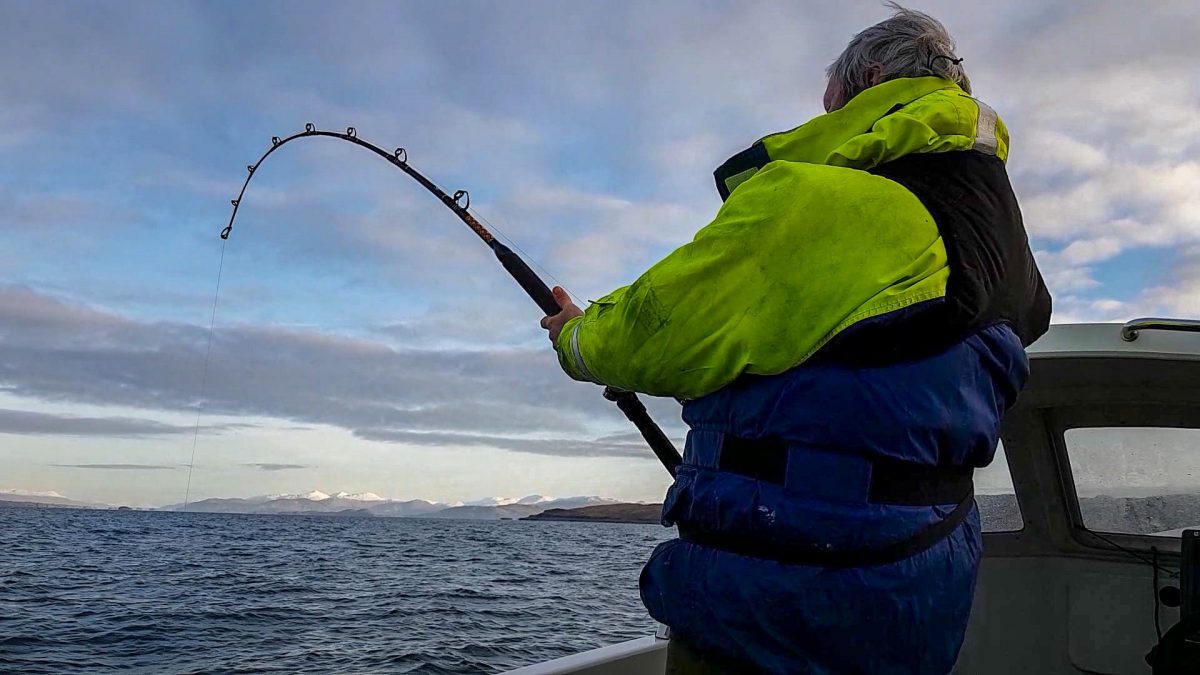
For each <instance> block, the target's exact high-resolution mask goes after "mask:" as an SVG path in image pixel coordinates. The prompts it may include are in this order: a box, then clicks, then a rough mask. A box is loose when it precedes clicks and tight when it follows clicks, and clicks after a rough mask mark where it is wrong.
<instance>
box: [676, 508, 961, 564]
mask: <svg viewBox="0 0 1200 675" xmlns="http://www.w3.org/2000/svg"><path fill="white" fill-rule="evenodd" d="M974 505H975V495H974V493H972V494H970V495H967V497H966V498H964V499H963V500H962V501H961V502H959V503H958V506H956V507H954V510H953V511H951V512H950V513H949V514H948V515H947V516H946V517H945V518H943V519H942V520H939V521H938V522H936V523H934V524H932V525H930V526H928V527H926V528H924V529H922V530H920V531H919V532H917V533H916V534H914V535H913V536H911V537H909V538H907V539H902V540H900V541H897V542H894V543H892V544H888V545H886V546H881V547H877V548H869V549H866V548H862V549H835V548H827V547H818V546H807V545H789V544H780V543H779V542H768V541H762V540H759V539H754V538H750V537H744V536H739V535H737V534H731V533H714V532H703V531H699V530H696V529H694V528H690V527H686V526H684V525H682V524H681V525H680V526H679V538H680V539H682V540H683V541H686V542H689V543H692V544H698V545H700V546H707V547H710V548H715V549H718V550H721V551H726V552H728V553H734V554H737V555H744V556H747V557H750V558H759V559H762V560H774V561H775V562H779V563H782V564H785V565H806V566H810V567H826V568H834V569H839V568H840V569H845V568H851V567H874V566H877V565H889V564H891V563H896V562H900V561H901V560H906V559H908V558H911V557H912V556H915V555H917V554H918V553H922V552H924V551H927V550H929V549H930V548H932V547H933V546H934V545H935V544H937V543H938V542H940V541H942V540H943V539H945V538H946V537H948V536H950V534H951V533H952V532H954V530H955V529H957V528H958V526H959V525H961V524H962V522H963V520H964V519H966V517H967V514H968V513H970V512H971V509H972V508H973V507H974Z"/></svg>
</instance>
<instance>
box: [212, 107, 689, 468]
mask: <svg viewBox="0 0 1200 675" xmlns="http://www.w3.org/2000/svg"><path fill="white" fill-rule="evenodd" d="M313 136H326V137H329V138H336V139H340V140H343V141H347V142H350V143H353V144H355V145H357V146H359V147H362V148H366V149H367V150H370V151H371V152H374V153H375V154H377V155H379V156H380V157H382V158H384V159H386V160H387V161H388V162H391V164H392V165H393V166H395V167H396V168H398V169H400V170H401V171H403V172H404V173H406V174H408V175H409V176H411V177H412V178H413V180H415V181H417V182H418V183H420V184H421V186H422V187H424V188H425V189H426V190H428V191H429V192H431V193H432V194H433V196H435V197H437V198H438V199H439V200H441V202H442V204H444V205H445V206H446V208H448V209H450V210H451V211H453V212H454V215H456V216H458V219H459V220H461V221H462V222H463V223H465V224H466V226H467V227H469V228H471V231H472V232H474V233H475V235H476V236H478V237H479V238H480V239H481V240H483V243H485V244H487V245H488V246H489V247H491V249H492V253H494V254H495V256H496V259H497V260H499V261H500V264H501V265H503V266H504V269H505V270H506V271H507V272H508V273H509V275H510V276H512V278H513V279H514V280H515V281H516V282H517V283H518V284H520V286H521V288H522V289H524V290H525V293H526V294H527V295H528V296H529V297H530V298H532V299H533V301H534V302H535V303H537V306H538V307H539V308H540V309H541V310H542V312H544V313H545V314H546V316H554V315H555V314H558V313H559V312H560V311H562V308H561V307H559V305H558V301H556V300H555V299H554V294H553V293H552V292H551V291H550V288H549V287H547V286H546V283H545V282H544V281H542V280H541V278H540V277H538V275H537V274H535V273H534V271H533V270H532V269H530V268H529V265H527V264H525V261H524V260H522V259H521V258H520V256H518V255H517V254H516V253H513V251H512V249H510V248H509V247H507V246H505V245H504V244H503V243H502V242H500V241H499V240H497V239H496V237H494V236H493V235H492V233H491V232H489V231H488V230H487V228H485V227H484V226H483V225H481V224H480V223H479V221H478V220H477V219H476V218H475V216H473V215H471V213H470V212H469V211H468V210H467V209H469V208H470V206H471V196H470V195H469V194H468V193H467V191H466V190H457V191H455V192H454V194H453V195H449V194H446V192H445V191H444V190H442V189H441V188H440V187H438V186H437V185H436V184H434V182H433V181H431V180H429V179H428V178H426V177H425V176H424V175H422V174H421V173H420V172H419V171H417V170H416V169H414V168H413V167H412V165H411V164H409V163H408V152H407V151H406V150H405V149H404V148H396V149H395V150H393V151H392V152H388V151H387V150H384V149H383V148H381V147H379V146H377V145H375V144H374V143H370V142H368V141H364V140H362V139H361V138H359V137H358V132H357V131H356V130H355V129H354V127H349V128H347V129H346V131H345V133H341V132H337V131H322V130H320V129H317V128H316V126H315V125H313V124H312V123H309V124H306V125H304V131H301V132H299V133H296V134H292V135H291V136H287V137H284V138H280V137H279V136H274V137H272V138H271V147H270V148H268V149H267V151H266V152H265V153H263V155H262V157H259V158H258V161H257V162H255V163H254V164H250V165H247V166H246V171H247V175H246V182H245V183H242V191H241V192H239V193H238V196H237V198H236V199H233V200H231V203H232V204H233V213H232V214H230V216H229V224H228V225H226V226H225V229H223V230H221V239H222V240H227V239H229V235H230V233H232V232H233V221H234V220H235V219H236V218H237V214H238V208H239V207H240V206H241V205H242V198H243V197H244V196H245V195H246V188H248V187H249V186H250V180H251V179H252V178H254V173H255V172H256V171H257V170H258V167H259V166H260V165H261V164H262V163H263V162H264V161H265V160H266V159H267V157H270V156H271V153H273V152H275V151H276V150H278V149H279V148H282V147H283V146H284V145H287V144H288V143H290V142H291V141H294V140H296V139H297V138H309V137H313ZM604 398H606V399H608V400H610V401H612V402H614V403H616V404H617V407H618V408H620V409H621V412H622V413H624V414H625V417H626V418H628V419H629V421H630V422H633V425H634V426H635V427H637V430H638V431H639V432H641V434H642V438H644V439H646V443H647V444H648V445H649V446H650V449H651V450H652V451H654V454H655V456H657V457H658V460H659V461H660V462H662V465H663V466H664V467H666V469H667V471H668V472H670V474H671V476H674V475H675V470H676V468H677V467H678V466H679V464H680V462H682V461H683V460H682V459H681V458H680V456H679V451H678V450H676V449H675V446H674V444H672V443H671V440H670V439H669V438H667V435H666V434H664V433H663V431H662V429H661V428H659V426H658V424H657V423H656V422H655V421H654V420H653V419H652V418H651V417H650V413H649V412H647V410H646V406H645V404H643V403H642V401H641V400H640V399H639V398H638V397H637V394H635V393H633V392H631V391H623V390H620V389H614V388H612V387H605V388H604Z"/></svg>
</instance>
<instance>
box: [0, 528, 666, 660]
mask: <svg viewBox="0 0 1200 675" xmlns="http://www.w3.org/2000/svg"><path fill="white" fill-rule="evenodd" d="M669 535H670V532H669V531H667V530H664V529H662V528H660V527H657V526H643V525H613V524H578V523H538V522H519V521H517V522H503V521H501V522H490V521H489V522H483V521H446V520H408V519H393V518H322V517H288V516H239V515H223V514H178V513H146V512H137V511H133V512H130V511H119V512H118V511H81V510H74V509H20V508H3V509H0V672H21V673H65V672H71V673H75V672H88V673H90V672H110V671H121V672H134V673H138V672H143V673H162V672H169V673H195V674H207V673H213V674H215V673H222V674H225V673H292V672H354V673H422V674H424V673H429V674H434V675H436V674H445V675H457V674H461V673H481V672H496V671H499V670H505V669H508V668H513V667H517V666H520V665H525V664H528V663H533V662H536V661H541V660H545V659H550V658H555V657H559V656H564V655H566V654H571V653H575V652H578V651H581V650H584V649H590V648H593V647H598V646H600V645H602V644H608V643H611V642H615V641H618V640H621V639H628V638H633V637H639V636H641V635H646V634H648V633H649V632H650V631H651V630H652V629H653V625H652V623H651V621H650V620H649V618H648V617H647V616H646V613H645V610H644V609H643V608H642V606H641V602H640V600H639V599H638V593H637V576H638V572H639V570H640V568H641V565H642V563H643V561H644V560H645V559H646V557H647V556H648V555H649V553H650V550H651V549H652V548H653V547H654V546H655V545H656V544H657V543H658V542H660V541H662V540H663V539H665V538H667V537H668V536H669Z"/></svg>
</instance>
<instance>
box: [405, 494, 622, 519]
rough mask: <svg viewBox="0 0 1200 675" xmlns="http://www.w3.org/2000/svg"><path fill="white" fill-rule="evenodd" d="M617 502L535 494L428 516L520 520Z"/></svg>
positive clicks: (600, 498)
mask: <svg viewBox="0 0 1200 675" xmlns="http://www.w3.org/2000/svg"><path fill="white" fill-rule="evenodd" d="M535 498H536V499H535ZM616 503H618V502H617V501H616V500H613V499H605V498H603V497H565V498H563V499H550V498H548V497H542V496H540V495H533V496H532V497H525V498H524V499H518V500H513V501H510V502H508V503H502V504H500V505H498V506H482V505H478V504H475V505H472V504H464V505H463V506H453V507H450V508H448V509H442V510H441V511H437V512H435V513H431V514H429V516H428V517H430V518H454V519H459V520H503V519H505V518H511V519H513V520H520V519H522V518H527V517H529V516H532V515H534V514H537V513H541V512H542V511H546V510H548V509H574V508H579V507H581V506H591V505H595V504H616Z"/></svg>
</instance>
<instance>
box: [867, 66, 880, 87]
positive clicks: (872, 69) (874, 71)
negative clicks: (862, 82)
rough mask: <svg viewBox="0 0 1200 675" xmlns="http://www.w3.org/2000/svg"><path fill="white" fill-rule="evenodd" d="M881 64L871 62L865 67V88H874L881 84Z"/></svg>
mask: <svg viewBox="0 0 1200 675" xmlns="http://www.w3.org/2000/svg"><path fill="white" fill-rule="evenodd" d="M883 75H884V72H883V64H882V63H879V62H878V61H872V62H871V63H870V64H868V65H867V86H869V87H874V86H875V85H877V84H879V83H880V82H883Z"/></svg>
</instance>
